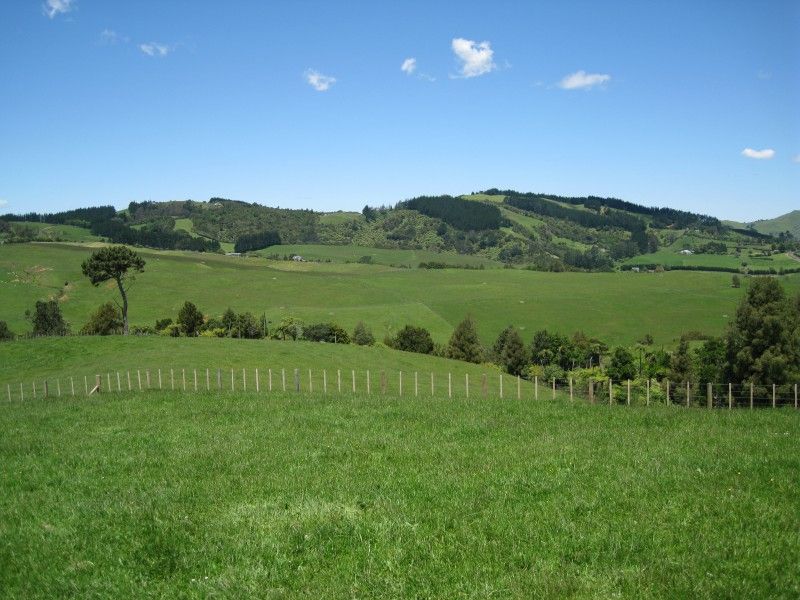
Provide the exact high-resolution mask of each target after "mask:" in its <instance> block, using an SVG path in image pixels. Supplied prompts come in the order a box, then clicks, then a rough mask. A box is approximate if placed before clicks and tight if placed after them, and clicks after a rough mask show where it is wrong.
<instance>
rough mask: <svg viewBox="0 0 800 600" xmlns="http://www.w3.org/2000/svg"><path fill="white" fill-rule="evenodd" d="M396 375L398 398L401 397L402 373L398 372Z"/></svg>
mask: <svg viewBox="0 0 800 600" xmlns="http://www.w3.org/2000/svg"><path fill="white" fill-rule="evenodd" d="M398 373H399V374H398V384H397V385H398V388H397V389H398V390H399V392H398V394H397V395H398V396H402V395H403V372H402V371H398Z"/></svg>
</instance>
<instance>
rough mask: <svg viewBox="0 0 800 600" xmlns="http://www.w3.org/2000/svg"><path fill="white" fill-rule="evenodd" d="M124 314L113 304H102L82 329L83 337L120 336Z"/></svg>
mask: <svg viewBox="0 0 800 600" xmlns="http://www.w3.org/2000/svg"><path fill="white" fill-rule="evenodd" d="M122 328H123V323H122V314H121V313H120V312H119V309H118V308H117V307H116V306H114V304H113V303H112V302H106V303H105V304H101V305H100V306H99V307H98V308H97V310H96V311H95V312H94V314H93V315H92V316H91V317H90V318H89V321H88V322H87V323H86V325H84V326H83V327H82V328H81V333H82V334H83V335H119V334H120V333H122Z"/></svg>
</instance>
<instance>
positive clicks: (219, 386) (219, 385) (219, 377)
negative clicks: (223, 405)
mask: <svg viewBox="0 0 800 600" xmlns="http://www.w3.org/2000/svg"><path fill="white" fill-rule="evenodd" d="M217 389H218V390H221V389H222V369H220V368H219V367H217Z"/></svg>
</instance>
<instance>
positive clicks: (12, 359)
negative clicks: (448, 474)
mask: <svg viewBox="0 0 800 600" xmlns="http://www.w3.org/2000/svg"><path fill="white" fill-rule="evenodd" d="M158 369H161V370H162V385H163V387H165V388H166V387H171V386H170V385H169V384H168V381H169V379H168V376H169V371H170V369H173V370H174V374H175V377H176V378H177V379H176V381H180V380H181V379H182V371H183V370H185V372H186V376H187V378H188V379H187V381H188V382H189V385H190V387H192V388H193V379H194V370H195V369H196V370H197V372H198V377H199V387H201V388H204V387H205V370H206V369H210V370H211V375H212V379H213V381H214V382H216V370H217V369H222V382H223V384H224V386H225V387H226V388H227V389H230V387H231V369H233V370H234V386H235V389H241V387H242V384H243V381H242V369H245V370H246V372H247V375H246V377H247V378H248V379H249V385H250V388H251V389H253V388H254V386H255V369H259V378H260V380H261V382H262V384H263V385H264V386H265V387H266V386H267V385H268V379H267V378H268V373H269V369H272V372H273V378H274V384H275V386H276V389H277V382H278V380H279V373H280V371H281V370H282V369H284V370H285V371H286V377H287V382H288V383H287V385H291V382H292V378H293V373H294V369H299V370H300V375H301V387H302V389H303V390H308V387H309V374H308V370H309V369H311V370H312V374H311V383H312V385H313V389H315V390H318V391H319V390H322V389H323V370H325V371H326V376H327V381H328V385H329V386H331V389H333V388H332V386H333V385H334V380H335V377H336V372H337V370H341V371H342V381H343V389H345V390H351V389H352V371H353V370H355V371H356V390H357V391H362V392H363V391H364V390H365V388H366V371H367V370H369V371H370V378H371V379H370V381H371V387H372V389H373V390H377V389H378V386H379V383H380V373H381V371H384V372H385V373H386V377H387V392H389V393H391V394H397V393H398V392H400V389H399V387H400V375H399V373H400V372H401V371H402V372H403V377H404V394H405V395H408V394H410V393H411V392H412V389H413V388H412V386H413V377H414V375H413V374H414V373H415V372H417V373H418V374H419V375H418V377H419V384H420V388H421V389H422V390H424V393H425V394H430V389H431V388H430V373H434V391H438V393H441V394H442V395H445V396H446V395H447V389H448V387H447V386H448V384H447V377H448V373H449V374H451V375H452V388H451V389H452V391H453V394H454V395H459V396H464V395H465V383H466V379H465V376H466V375H469V377H470V381H471V382H472V384H471V385H472V393H473V394H476V393H477V391H478V386H479V382H480V378H481V376H482V375H483V374H487V377H489V376H491V386H492V387H491V389H493V390H496V389H497V388H499V377H500V371H499V370H498V367H496V366H495V365H488V364H487V365H473V364H470V363H465V362H461V361H455V360H448V359H444V358H438V357H435V356H426V355H422V354H414V353H411V352H400V351H398V350H392V349H390V348H387V347H385V346H382V345H378V346H374V347H362V346H356V345H350V344H347V345H345V344H340V345H336V346H334V345H332V344H321V343H315V342H292V341H277V340H235V339H229V338H169V337H159V336H129V337H123V336H109V337H96V336H92V337H65V338H45V339H41V338H40V339H32V340H17V341H15V342H9V343H3V344H0V398H7V391H8V388H7V386H8V385H11V388H12V389H11V393H12V398H15V397H18V396H19V384H20V383H23V384H24V386H25V387H24V394H25V395H27V396H31V395H32V385H33V383H34V381H35V382H36V385H37V386H38V389H39V390H41V389H42V387H43V382H44V381H45V380H48V381H49V384H50V386H51V389H52V390H55V389H57V388H56V387H55V386H56V380H58V381H59V385H60V386H61V389H62V391H63V393H64V394H67V390H69V389H70V388H69V384H68V381H69V378H70V377H72V378H73V381H74V382H75V385H76V386H77V387H76V393H83V391H84V387H83V386H84V376H85V377H87V378H88V380H89V381H93V380H94V376H95V375H102V376H103V386H104V387H107V386H106V382H107V379H106V378H107V376H108V374H110V375H111V379H112V388H114V389H117V380H116V374H117V373H120V377H121V380H122V388H123V389H124V388H126V387H127V372H128V371H130V372H131V374H132V375H131V377H132V381H133V386H134V387H136V388H138V381H137V379H138V378H137V371H139V373H140V375H141V376H142V377H146V372H147V371H149V372H150V374H151V387H158V386H157V373H158ZM145 381H146V380H145ZM504 384H505V388H506V390H509V391H508V393H516V380H515V379H514V378H512V377H510V376H509V375H505V378H504ZM143 387H146V385H145V386H143ZM530 387H531V386H530V384H527V388H530ZM527 388H526V393H527V395H529V396H530V395H531V393H532V392H531V390H530V389H527Z"/></svg>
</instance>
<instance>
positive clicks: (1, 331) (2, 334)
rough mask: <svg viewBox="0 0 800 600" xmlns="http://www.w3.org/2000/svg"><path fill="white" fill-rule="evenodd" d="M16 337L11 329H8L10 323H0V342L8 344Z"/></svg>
mask: <svg viewBox="0 0 800 600" xmlns="http://www.w3.org/2000/svg"><path fill="white" fill-rule="evenodd" d="M15 337H17V336H16V335H14V332H13V331H11V329H9V328H8V323H6V322H5V321H0V342H8V341H11V340H13V339H14V338H15Z"/></svg>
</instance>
